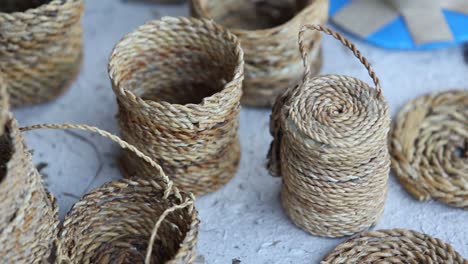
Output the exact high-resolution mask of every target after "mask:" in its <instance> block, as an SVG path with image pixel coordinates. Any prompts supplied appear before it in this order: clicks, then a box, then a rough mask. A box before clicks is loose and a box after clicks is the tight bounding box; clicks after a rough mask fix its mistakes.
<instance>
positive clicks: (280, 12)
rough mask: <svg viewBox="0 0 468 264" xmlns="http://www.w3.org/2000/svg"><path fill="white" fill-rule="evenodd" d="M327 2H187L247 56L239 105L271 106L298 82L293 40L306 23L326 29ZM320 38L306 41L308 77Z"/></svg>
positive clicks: (314, 68)
mask: <svg viewBox="0 0 468 264" xmlns="http://www.w3.org/2000/svg"><path fill="white" fill-rule="evenodd" d="M328 5H329V3H328V0H259V1H252V0H224V1H218V0H191V14H192V16H194V17H198V18H210V19H214V20H215V21H217V22H218V23H220V24H222V25H223V26H226V27H227V28H229V29H230V30H231V32H233V33H234V34H235V35H237V36H238V37H239V39H240V41H241V43H242V49H243V50H244V52H245V62H246V63H245V64H246V65H245V81H244V85H243V90H244V96H243V98H242V103H244V104H247V105H251V106H261V107H265V106H271V105H273V103H274V102H275V99H276V97H277V96H278V95H280V94H282V93H283V92H284V91H285V90H286V89H287V88H289V87H292V86H294V85H296V84H297V83H298V82H299V81H300V80H301V77H302V74H301V72H302V62H301V57H300V54H299V52H298V51H297V47H296V45H297V44H296V37H297V35H296V34H297V32H298V31H299V29H300V27H301V25H303V24H305V23H314V24H324V23H326V21H327V19H328ZM320 43H321V41H320V34H318V33H316V32H314V33H313V34H310V35H307V36H306V43H305V48H307V49H308V50H309V51H310V53H309V54H310V57H309V60H310V61H311V62H312V63H311V72H312V74H317V73H318V72H319V70H320V67H321V64H322V57H321V44H320Z"/></svg>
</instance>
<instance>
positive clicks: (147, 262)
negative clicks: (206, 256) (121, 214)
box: [145, 198, 194, 264]
mask: <svg viewBox="0 0 468 264" xmlns="http://www.w3.org/2000/svg"><path fill="white" fill-rule="evenodd" d="M193 204H194V202H193V198H192V199H191V200H190V199H187V200H186V201H185V202H184V203H182V204H178V205H174V206H172V207H170V208H168V209H166V210H165V211H164V212H163V213H162V215H161V216H159V219H158V221H156V223H155V224H154V227H153V231H152V232H151V237H150V240H149V243H148V248H147V250H146V257H145V264H151V253H152V252H153V246H154V243H155V241H156V235H157V234H158V229H159V227H160V226H161V224H162V222H163V221H164V219H165V218H166V217H167V216H168V215H169V214H170V213H172V212H174V211H176V210H180V209H184V208H186V207H187V206H189V205H193Z"/></svg>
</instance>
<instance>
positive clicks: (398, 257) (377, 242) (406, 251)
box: [321, 229, 468, 264]
mask: <svg viewBox="0 0 468 264" xmlns="http://www.w3.org/2000/svg"><path fill="white" fill-rule="evenodd" d="M357 263H395V264H397V263H401V264H407V263H408V264H420V263H434V264H468V260H466V259H463V257H462V256H461V255H460V254H459V253H457V252H456V251H455V249H453V248H452V246H450V245H449V244H447V243H445V242H443V241H441V240H440V239H437V238H433V237H431V236H429V235H426V234H421V233H418V232H415V231H411V230H404V229H390V230H379V231H370V232H364V233H362V234H359V235H358V236H356V237H354V238H351V239H350V240H348V241H346V242H344V243H342V244H341V245H339V246H338V247H336V248H335V249H334V250H333V251H332V252H331V253H330V254H329V255H328V256H326V257H325V258H324V260H323V261H322V262H321V264H357Z"/></svg>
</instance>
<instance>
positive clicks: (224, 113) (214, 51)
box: [109, 18, 244, 194]
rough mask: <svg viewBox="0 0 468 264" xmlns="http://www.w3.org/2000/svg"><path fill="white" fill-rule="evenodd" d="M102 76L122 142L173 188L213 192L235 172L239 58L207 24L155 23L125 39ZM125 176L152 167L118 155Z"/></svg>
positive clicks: (228, 40)
mask: <svg viewBox="0 0 468 264" xmlns="http://www.w3.org/2000/svg"><path fill="white" fill-rule="evenodd" d="M109 74H110V78H111V80H112V85H113V89H114V92H115V94H116V95H117V101H118V104H119V114H118V119H119V124H120V128H121V131H122V136H123V139H124V140H126V141H128V142H129V143H131V144H132V145H135V146H136V147H137V148H139V149H141V150H142V151H143V152H145V153H146V154H148V155H149V156H150V157H151V158H153V159H155V160H156V162H158V163H159V164H161V166H162V167H163V168H164V170H165V171H166V172H167V173H169V174H170V175H172V176H173V177H174V178H173V180H174V182H175V184H176V185H177V186H178V187H180V188H182V189H184V190H186V191H190V192H193V193H195V194H204V193H207V192H211V191H214V190H216V189H218V188H219V187H220V186H222V185H223V184H225V183H226V182H227V181H228V180H229V179H231V177H232V176H233V175H234V174H235V172H236V170H237V166H238V163H239V158H240V151H239V149H240V147H239V140H238V135H237V130H238V123H239V121H238V117H239V111H240V97H241V95H242V91H241V85H242V80H243V77H244V75H243V53H242V50H241V48H240V45H239V42H238V41H237V39H236V37H235V36H234V35H232V34H230V33H229V32H228V31H226V30H225V29H223V28H222V27H220V26H218V25H216V24H215V23H213V22H211V21H208V20H198V19H189V18H163V19H162V20H157V21H153V22H150V23H148V24H146V25H143V26H141V27H140V28H138V29H137V30H136V31H135V32H133V33H130V34H128V35H127V36H125V37H124V38H123V39H122V41H120V43H118V44H117V45H116V47H115V49H114V51H113V52H112V55H111V59H110V63H109ZM122 166H123V168H124V174H125V175H126V176H127V177H129V178H130V177H133V176H139V177H153V175H154V172H153V170H154V169H153V168H152V167H150V166H148V164H146V163H144V162H142V161H141V160H140V159H136V158H135V156H133V155H129V153H125V154H124V156H123V159H122Z"/></svg>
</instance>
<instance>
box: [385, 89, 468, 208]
mask: <svg viewBox="0 0 468 264" xmlns="http://www.w3.org/2000/svg"><path fill="white" fill-rule="evenodd" d="M390 150H391V155H392V168H393V171H394V172H395V175H396V176H397V178H398V180H399V181H400V183H401V184H402V185H403V186H404V187H405V189H406V190H407V191H408V192H409V193H411V194H412V195H413V196H414V197H415V198H416V199H418V200H420V201H427V200H429V199H431V198H432V199H436V200H438V201H440V202H443V203H446V204H448V205H451V206H455V207H460V208H464V209H468V91H467V90H460V91H455V90H454V91H448V92H442V93H434V94H430V95H426V96H422V97H419V98H417V99H414V100H412V101H410V102H408V103H407V104H406V105H405V106H404V107H403V108H402V109H401V110H400V112H399V113H398V116H397V119H396V121H395V123H394V125H393V129H392V133H391V144H390Z"/></svg>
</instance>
